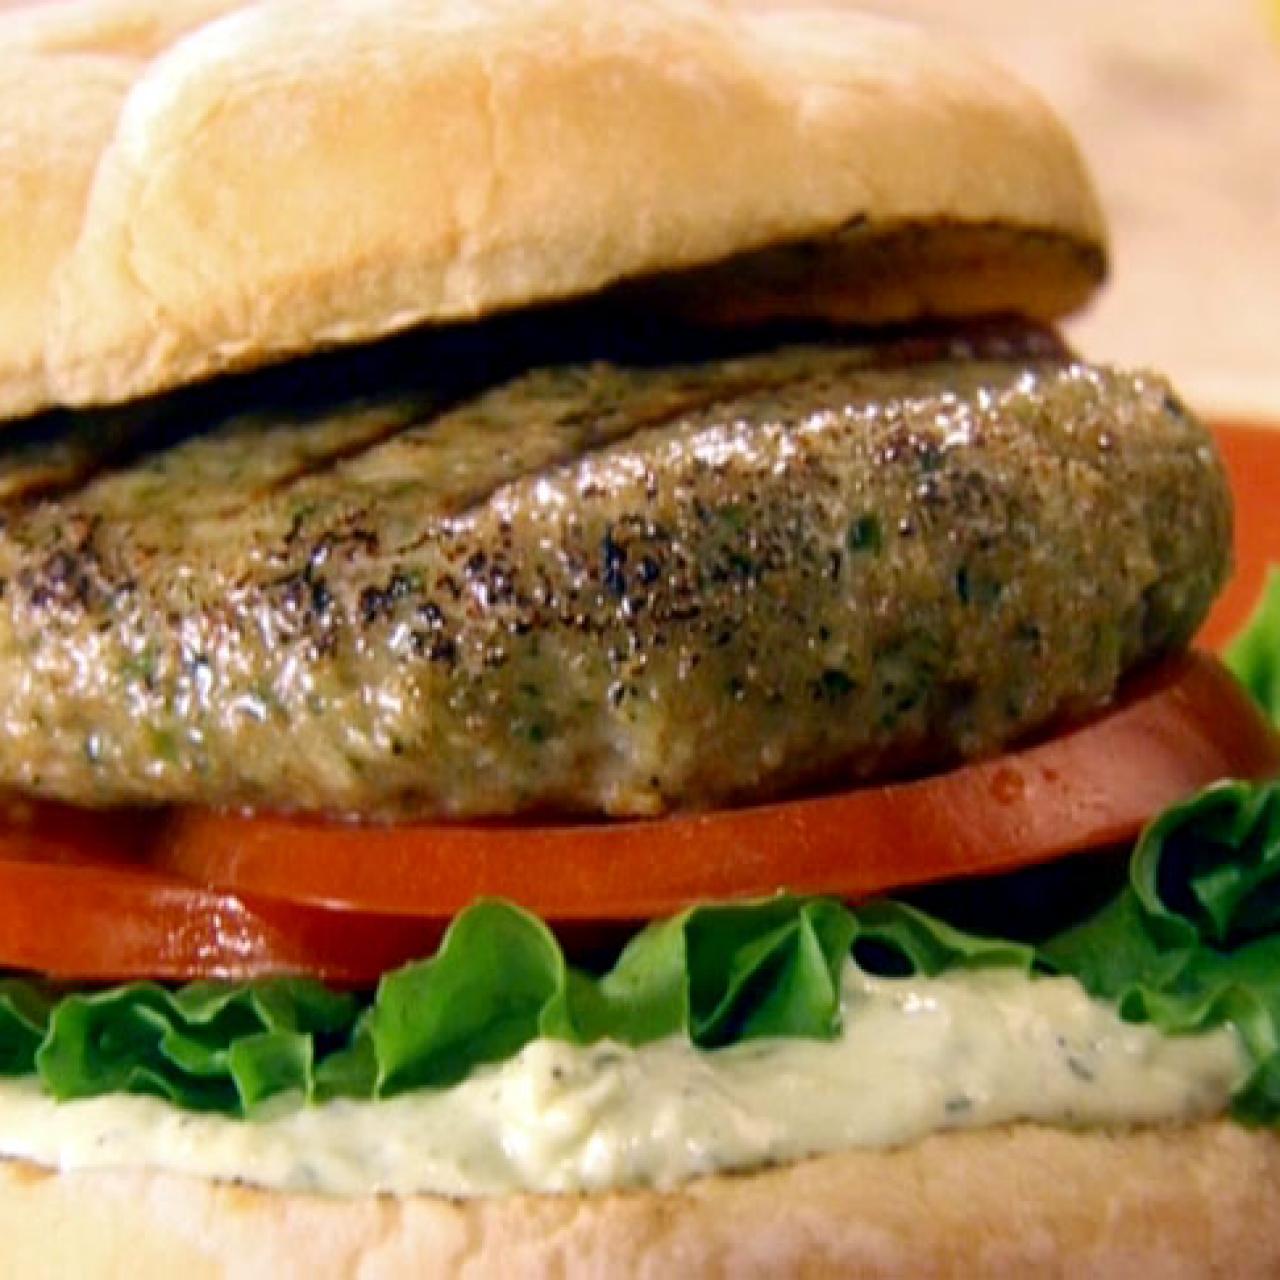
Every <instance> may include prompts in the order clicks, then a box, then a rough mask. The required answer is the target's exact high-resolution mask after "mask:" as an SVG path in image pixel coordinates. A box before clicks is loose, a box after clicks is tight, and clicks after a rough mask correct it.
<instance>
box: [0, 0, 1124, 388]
mask: <svg viewBox="0 0 1280 1280" xmlns="http://www.w3.org/2000/svg"><path fill="white" fill-rule="evenodd" d="M152 4H153V6H154V8H155V10H156V11H157V12H163V11H164V10H165V9H166V8H167V5H166V4H165V3H164V2H163V0H152ZM188 5H190V9H189V10H188V9H187V8H186V7H185V6H184V7H183V11H184V14H185V19H184V21H182V22H179V21H176V20H174V21H171V22H162V21H160V20H159V19H156V20H155V22H153V23H152V24H151V25H148V24H147V23H146V21H145V20H144V18H145V10H146V5H145V3H143V0H132V3H127V4H126V3H122V2H121V0H113V3H111V4H107V3H106V0H99V4H98V6H96V7H97V8H99V9H101V11H102V12H101V14H100V21H99V23H98V27H97V28H93V24H92V22H90V21H89V19H88V18H87V17H86V16H85V15H86V14H90V15H91V14H92V12H93V11H94V9H95V6H93V5H91V4H86V3H84V2H83V0H80V2H79V3H77V4H75V5H73V6H71V7H70V9H68V10H64V11H63V18H62V24H61V26H59V25H58V24H57V23H56V22H53V20H52V19H50V18H47V17H46V18H45V19H44V21H45V23H46V24H49V25H48V26H47V27H46V29H45V30H44V33H43V34H42V35H39V36H38V38H37V36H36V35H34V34H32V35H29V36H28V37H27V43H28V44H30V45H35V46H38V47H41V48H49V47H57V48H64V49H65V48H86V47H88V48H103V47H121V46H126V47H129V48H131V49H133V50H134V51H136V52H137V53H138V55H139V56H143V55H147V56H149V55H150V54H151V53H155V54H156V56H155V57H154V59H153V60H152V61H151V62H150V63H149V65H147V66H146V68H145V70H144V71H143V72H142V74H141V75H140V77H139V78H138V80H137V81H136V83H134V84H133V86H132V88H131V89H130V90H129V92H128V94H127V97H126V98H125V99H124V102H123V107H122V109H121V110H120V111H119V113H118V116H117V117H116V119H115V121H114V124H113V126H112V127H111V128H110V129H109V130H103V129H102V128H101V124H100V113H101V111H102V110H103V108H101V107H99V106H97V105H95V106H93V107H92V108H90V107H86V108H85V114H86V115H89V114H92V115H93V117H94V120H95V122H97V123H95V129H96V132H95V133H94V137H95V138H98V137H100V136H101V135H102V134H103V133H104V132H106V133H107V134H109V138H107V139H103V140H102V141H103V145H102V148H101V153H100V155H99V156H98V158H97V161H96V164H93V165H92V167H93V169H94V173H93V181H92V190H91V191H90V192H89V193H88V195H87V199H86V190H85V189H86V179H85V169H86V165H87V164H88V161H89V157H88V156H78V160H77V164H76V165H71V166H68V167H67V169H66V172H65V174H63V173H62V171H61V170H54V171H51V172H48V173H46V174H45V179H46V184H45V185H46V193H45V194H44V196H43V197H42V198H43V199H44V200H46V201H56V202H57V203H58V206H59V208H65V209H66V210H67V211H68V212H67V214H66V219H67V220H71V221H77V222H78V226H77V227H76V231H75V234H74V235H72V236H68V235H67V234H66V230H65V226H64V224H63V223H60V224H59V226H58V227H57V228H51V229H50V231H49V232H48V238H49V240H50V243H51V244H54V243H56V245H57V246H59V247H60V252H59V253H58V254H57V255H55V256H58V257H59V259H60V261H61V268H60V271H59V272H58V279H57V283H56V290H55V296H54V302H53V305H52V307H50V303H49V297H48V290H47V278H48V272H45V271H42V272H40V273H37V275H35V276H33V277H32V278H31V279H30V280H27V281H21V282H19V283H20V285H21V288H22V289H23V290H25V291H27V292H28V293H29V294H30V295H31V296H30V297H28V298H27V299H26V300H25V301H24V303H23V305H24V306H25V307H26V311H27V314H28V315H32V316H34V315H39V314H43V313H46V312H47V314H48V316H49V319H48V323H47V324H46V325H45V326H43V328H39V327H37V328H28V329H27V330H26V335H27V342H28V346H30V336H31V335H32V334H37V333H43V337H44V339H45V342H44V345H45V371H44V374H45V380H44V385H43V387H42V388H41V389H40V394H39V395H35V394H32V391H31V385H32V383H31V374H30V370H31V367H32V366H31V358H30V351H29V350H28V351H25V352H24V357H23V359H24V361H25V363H24V364H23V365H22V368H23V369H24V370H26V373H24V375H23V376H24V377H25V378H26V379H27V381H26V383H25V384H24V385H25V387H26V389H25V390H22V391H19V390H17V389H11V390H10V391H8V392H7V393H0V394H4V395H5V401H4V402H5V403H6V404H7V405H9V406H10V409H11V411H12V407H13V406H14V405H16V404H23V405H25V406H26V407H27V408H28V409H35V408H38V407H41V406H43V405H49V404H56V403H70V404H90V403H109V402H114V401H120V400H123V399H127V398H130V397H133V396H137V395H140V394H143V393H147V392H153V391H159V390H162V389H165V388H169V387H172V386H175V385H178V384H181V383H183V382H187V381H190V380H193V379H196V378H199V377H203V376H206V375H210V374H214V373H217V372H220V371H223V370H229V369H235V368H243V367H247V366H251V365H254V364H258V363H262V362H264V361H268V360H272V359H276V358H280V357H283V356H286V355H288V354H291V353H296V352H301V351H306V350H310V349H313V348H316V347H321V346H325V345H329V344H337V343H347V342H356V341H361V340H365V339H371V338H374V337H377V336H379V335H382V334H385V333H389V332H392V331H394V330H398V329H402V328H405V327H407V326H411V325H415V324H419V323H423V322H430V321H449V320H457V319H462V318H467V317H474V316H480V315H483V314H485V313H487V312H491V311H495V310H499V309H503V308H510V307H517V306H522V305H525V304H528V303H534V302H540V301H547V300H552V299H560V298H568V297H573V296H577V295H580V294H585V293H590V292H593V291H596V290H599V289H602V288H605V287H607V286H610V285H613V284H615V283H617V282H620V281H629V280H633V279H635V278H637V277H650V276H654V275H675V276H676V277H677V278H676V279H675V281H674V282H672V283H671V284H669V285H667V286H665V287H664V288H663V290H662V291H661V296H662V298H663V300H664V302H665V304H666V305H671V306H676V307H678V308H682V307H684V305H685V299H686V297H687V299H688V307H689V309H691V310H693V311H695V312H698V313H700V314H704V315H709V316H712V317H714V318H721V319H724V318H729V319H734V318H742V317H743V316H745V317H747V318H758V317H761V316H768V315H795V314H803V315H817V316H833V317H838V318H840V319H845V320H867V321H881V320H885V319H894V320H898V319H909V318H912V317H914V316H918V315H921V314H946V315H956V314H959V315H968V314H973V313H987V312H991V311H1022V312H1025V313H1028V314H1031V315H1035V316H1039V317H1046V318H1047V317H1052V316H1055V315H1058V314H1061V313H1062V312H1064V311H1066V310H1069V309H1072V308H1074V307H1075V306H1077V305H1079V304H1080V303H1081V302H1082V301H1083V300H1084V299H1085V298H1087V296H1088V295H1089V293H1090V292H1091V291H1092V289H1093V288H1094V287H1095V286H1096V284H1097V283H1098V280H1099V279H1100V277H1101V275H1102V271H1103V241H1102V229H1101V221H1100V217H1099V213H1098V209H1097V205H1096V202H1095V199H1094V196H1093V192H1092V189H1091V187H1090V185H1089V182H1088V179H1087V176H1086V175H1085V173H1084V170H1083V168H1082V166H1081V163H1080V160H1079V157H1078V155H1077V153H1076V151H1075V149H1074V147H1073V145H1072V143H1071V140H1070V139H1069V137H1068V136H1067V135H1066V133H1065V131H1064V130H1063V128H1062V126H1061V125H1060V124H1059V123H1058V122H1057V120H1056V119H1055V118H1054V117H1053V116H1052V115H1051V114H1050V113H1049V112H1048V110H1047V109H1046V108H1045V107H1044V106H1043V105H1042V104H1041V103H1040V102H1039V101H1038V100H1037V99H1036V98H1034V97H1033V96H1032V95H1031V94H1030V93H1029V92H1027V91H1026V90H1024V89H1023V88H1022V87H1021V86H1019V85H1018V84H1016V83H1014V82H1011V81H1010V80H1009V79H1008V78H1007V77H1006V76H1004V75H1003V74H1001V73H1000V72H999V71H998V70H995V69H993V68H992V67H991V66H989V65H988V64H987V63H986V62H984V61H982V60H981V59H979V58H977V57H976V56H974V55H971V54H969V53H967V52H964V51H962V50H958V49H955V48H952V47H950V46H947V45H943V44H939V43H937V42H935V41H934V40H933V39H931V38H929V37H927V36H924V35H922V34H920V33H919V32H917V31H915V30H913V29H911V28H908V27H904V26H901V25H899V24H896V23H893V22H889V21H886V20H883V19H877V18H871V17H867V16H865V15H858V14H855V13H853V12H852V11H850V10H848V9H847V8H844V7H839V8H834V7H833V8H822V7H804V6H800V7H788V9H787V10H786V12H785V14H780V13H772V12H767V11H753V10H750V9H746V8H742V7H740V6H737V5H732V4H729V3H727V2H726V3H715V0H629V3H627V4H625V5H612V4H610V5H606V4H601V3H599V0H484V2H483V3H478V2H477V0H360V2H359V3H357V2H356V0H324V2H323V3H321V2H320V0H262V2H261V3H258V4H255V5H248V6H247V7H242V8H240V10H239V11H238V12H232V13H228V14H225V15H224V16H222V17H220V18H218V19H217V20H215V21H211V22H208V23H205V24H203V25H201V23H200V16H201V15H200V10H201V9H202V8H203V9H205V10H207V11H209V12H211V13H212V12H216V11H219V10H221V9H224V8H229V7H235V6H232V5H230V4H229V3H224V4H218V3H215V2H214V0H201V2H200V3H195V0H188ZM77 15H78V16H77ZM73 16H76V21H75V22H72V21H71V20H70V19H71V17H73ZM32 21H33V22H35V21H37V19H32ZM77 23H78V24H79V25H77ZM191 25H194V27H195V29H194V30H191V31H190V32H189V33H188V34H186V35H185V36H182V38H179V39H176V43H172V44H169V43H168V41H169V40H170V39H173V38H174V37H175V36H177V35H178V34H179V33H180V32H181V31H183V30H186V29H187V27H188V26H191ZM95 30H96V32H97V34H93V31H95ZM51 32H52V34H51ZM77 32H79V34H76V33H77ZM86 32H89V34H85V33H86ZM113 33H114V34H113ZM19 35H20V30H19V34H17V35H15V34H13V32H12V31H11V32H10V36H9V40H10V42H11V43H21V40H20V39H19ZM2 36H3V32H2V31H0V37H2ZM113 42H114V43H113ZM0 47H3V43H2V42H0ZM157 50H158V52H157ZM67 114H68V113H66V112H62V113H59V115H58V116H56V117H54V118H53V119H54V120H60V119H65V118H66V116H67ZM11 119H12V117H11V116H10V115H6V116H5V117H4V118H3V125H4V129H5V130H6V131H9V132H11V133H12V132H13V126H12V124H11V123H10V121H11ZM48 127H51V126H46V128H45V130H44V131H43V132H42V131H41V130H40V129H36V128H34V127H28V125H27V124H25V123H24V125H23V127H22V129H20V130H18V131H17V134H16V136H17V141H16V143H15V145H16V146H17V147H18V148H19V149H20V150H29V151H33V152H34V151H38V150H41V149H42V148H44V146H45V145H46V143H47V137H46V135H47V130H48ZM86 150H88V151H90V152H91V151H92V150H93V147H91V146H90V147H87V148H86ZM55 188H56V190H55ZM81 207H83V212H82V213H81V215H80V216H79V218H78V219H76V218H73V217H72V211H74V210H75V209H77V208H81ZM36 208H37V206H36V203H35V199H34V197H30V199H29V200H28V203H27V204H26V205H25V206H24V204H23V202H22V201H21V200H17V201H14V202H12V203H11V204H10V206H9V207H8V209H7V210H6V217H5V222H4V225H5V227H6V228H8V230H7V232H6V233H5V234H6V235H7V236H8V237H10V238H11V239H12V238H17V239H18V240H24V239H25V237H26V236H27V235H28V234H29V230H28V228H29V227H30V225H31V222H32V220H33V219H34V218H35V217H36V216H37V214H36ZM935 236H936V238H935ZM779 246H782V248H779ZM797 246H801V248H800V249H797ZM752 255H756V257H755V258H754V260H752ZM735 257H736V258H738V259H739V263H738V264H737V265H738V266H742V265H743V261H742V260H743V259H744V257H745V258H746V259H748V260H747V261H746V264H745V265H746V273H745V276H744V279H746V280H748V281H749V284H748V285H744V286H743V292H742V296H741V298H740V299H739V298H738V297H736V296H735V290H734V288H733V282H734V281H735V280H737V279H738V278H739V276H738V273H737V271H736V270H735V272H734V273H733V274H729V273H726V272H725V271H722V270H719V269H716V270H714V271H713V273H712V274H711V275H710V276H709V277H708V278H706V279H701V278H700V277H699V274H698V272H696V271H692V272H691V269H693V268H697V267H700V266H705V265H706V264H719V263H723V262H724V261H725V260H727V259H732V258H735ZM6 287H12V286H6ZM726 290H728V292H726ZM709 300H711V303H712V304H713V305H709ZM5 341H7V338H6V337H5V335H3V334H0V346H3V343H4V342H5ZM2 355H3V352H0V356H2ZM2 376H3V368H2V367H0V377H2ZM15 387H16V384H15Z"/></svg>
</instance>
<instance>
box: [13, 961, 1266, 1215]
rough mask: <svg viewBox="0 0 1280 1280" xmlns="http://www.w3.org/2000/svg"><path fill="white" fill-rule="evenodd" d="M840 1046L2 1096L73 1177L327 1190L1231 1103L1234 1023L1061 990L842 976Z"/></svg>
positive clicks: (512, 1178)
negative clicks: (1138, 1018)
mask: <svg viewBox="0 0 1280 1280" xmlns="http://www.w3.org/2000/svg"><path fill="white" fill-rule="evenodd" d="M844 1001H845V1030H844V1032H843V1034H842V1035H841V1036H840V1037H839V1038H838V1039H836V1040H834V1041H829V1042H828V1041H804V1040H758V1041H751V1042H747V1043H744V1044H741V1045H738V1046H735V1047H733V1048H729V1049H724V1050H720V1051H717V1052H714V1053H705V1052H700V1051H698V1050H695V1049H693V1048H691V1047H690V1046H689V1045H688V1043H687V1042H685V1041H682V1040H674V1039H672V1040H667V1041H661V1042H658V1043H655V1044H652V1045H648V1046H644V1047H642V1048H639V1049H630V1048H626V1047H624V1046H620V1045H617V1044H613V1043H602V1044H597V1045H594V1046H590V1047H586V1048H582V1047H575V1046H572V1045H567V1044H562V1043H559V1042H555V1041H549V1040H540V1041H535V1042H534V1043H533V1044H531V1045H529V1046H528V1047H527V1048H526V1049H525V1050H524V1051H523V1052H522V1053H520V1054H519V1055H518V1056H517V1057H516V1058H514V1059H512V1060H511V1061H509V1062H507V1063H504V1064H502V1065H500V1066H494V1067H488V1068H484V1069H481V1070H479V1071H477V1072H475V1073H474V1074H473V1075H472V1076H471V1077H470V1078H469V1079H468V1080H466V1081H465V1082H464V1083H463V1084H461V1085H458V1086H456V1087H454V1088H451V1089H447V1090H442V1091H422V1092H418V1093H414V1094H410V1095H406V1096H404V1097H401V1098H396V1099H392V1100H390V1101H386V1102H373V1103H370V1102H334V1103H328V1104H325V1105H323V1106H315V1107H301V1108H295V1109H292V1110H289V1111H287V1112H283V1113H280V1114H276V1115H273V1116H270V1117H266V1118H259V1119H256V1120H253V1121H250V1122H242V1121H236V1120H229V1119H226V1118H223V1117H215V1116H202V1115H196V1114H193V1113H190V1112H186V1111H182V1110H180V1109H178V1108H176V1107H173V1106H170V1105H169V1104H168V1103H165V1102H161V1101H157V1100H154V1099H150V1098H139V1097H122V1096H116V1097H109V1098H98V1099H92V1100H87V1101H81V1102H72V1103H61V1104H59V1103H55V1102H53V1101H51V1100H50V1099H48V1098H47V1097H44V1096H43V1095H42V1094H41V1093H40V1092H39V1091H38V1089H37V1087H36V1086H35V1085H34V1084H33V1083H31V1082H27V1081H10V1082H5V1083H3V1084H0V1152H2V1153H3V1154H6V1155H12V1156H24V1157H27V1158H30V1159H33V1160H37V1161H39V1162H41V1163H44V1164H47V1165H51V1166H55V1167H61V1168H64V1169H70V1168H84V1167H121V1166H129V1167H140V1166H145V1167H150V1168H158V1169H167V1170H174V1171H182V1172H186V1173H193V1174H199V1175H202V1176H205V1177H214V1178H235V1179H240V1180H243V1181H246V1182H250V1183H257V1184H261V1185H264V1186H270V1187H280V1188H287V1189H298V1190H319V1191H325V1192H329V1193H334V1194H339V1195H359V1194H367V1193H369V1192H371V1191H386V1192H395V1193H402V1194H403V1193H410V1192H417V1191H433V1192H440V1193H445V1194H450V1195H461V1196H469V1195H483V1194H488V1193H501V1192H507V1191H512V1190H517V1189H525V1190H532V1191H545V1192H556V1191H575V1190H600V1189H604V1188H609V1187H619V1186H659V1187H667V1186H672V1185H675V1184H678V1183H680V1182H682V1181H685V1180H687V1179H689V1178H692V1177H696V1176H697V1175H699V1174H704V1173H711V1172H715V1171H719V1170H729V1169H751V1168H758V1167H760V1166H762V1165H767V1164H774V1163H778V1162H781V1161H787V1160H793V1159H797V1158H800V1157H802V1156H806V1155H812V1154H816V1153H819V1152H828V1151H835V1150H840V1149H844V1148H850V1147H886V1146H893V1145H897V1144H900V1143H906V1142H911V1141H913V1140H915V1139H918V1138H921V1137H923V1136H925V1135H926V1134H929V1133H934V1132H937V1131H939V1130H944V1129H959V1128H970V1127H977V1126H981V1125H992V1124H1000V1123H1004V1122H1010V1121H1014V1120H1033V1121H1040V1122H1043V1123H1047V1124H1057V1125H1068V1126H1083V1125H1109V1124H1153V1123H1158V1122H1161V1121H1185V1120H1188V1119H1191V1118H1194V1117H1197V1116H1204V1115H1211V1114H1213V1113H1215V1112H1218V1111H1221V1110H1222V1109H1223V1108H1224V1107H1225V1106H1226V1104H1227V1101H1228V1099H1229V1098H1230V1095H1231V1093H1232V1091H1233V1090H1234V1089H1235V1088H1236V1087H1237V1086H1238V1085H1239V1083H1240V1082H1241V1080H1242V1079H1243V1076H1244V1073H1245V1069H1246V1068H1245V1060H1244V1056H1243V1052H1242V1049H1241V1047H1240V1044H1239V1041H1238V1039H1237V1037H1236V1035H1235V1033H1234V1032H1233V1031H1230V1030H1221V1031H1217V1032H1213V1033H1211V1034H1208V1035H1201V1036H1187V1037H1168V1036H1162V1035H1161V1034H1160V1033H1158V1032H1156V1031H1154V1030H1153V1029H1151V1028H1150V1027H1145V1026H1132V1025H1129V1024H1126V1023H1124V1022H1121V1021H1120V1020H1119V1019H1118V1018H1117V1016H1116V1015H1115V1013H1114V1012H1113V1011H1112V1010H1111V1009H1110V1008H1108V1007H1107V1006H1105V1005H1102V1004H1099V1003H1097V1002H1096V1001H1093V1000H1091V999H1090V998H1089V997H1088V996H1087V995H1086V994H1085V993H1084V991H1083V990H1082V988H1081V987H1080V986H1079V985H1078V984H1077V983H1076V982H1075V981H1074V980H1073V979H1067V978H1052V979H1049V978H1042V979H1036V980H1029V979H1027V978H1025V977H1022V976H1021V975H1019V974H1015V973H1011V972H1008V971H991V972H985V973H979V972H975V973H969V974H964V973H958V974H951V975H948V976H945V977H941V978H934V979H876V978H869V977H867V976H865V975H864V974H862V973H860V972H859V971H858V970H857V969H855V968H854V967H853V966H852V965H851V966H849V968H848V970H847V972H846V975H845V983H844Z"/></svg>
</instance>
